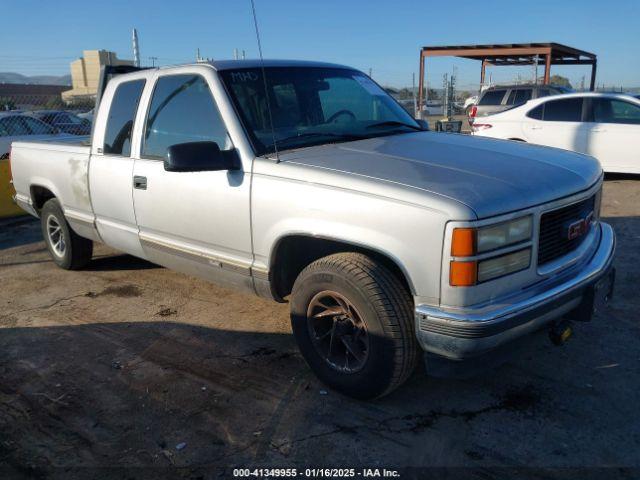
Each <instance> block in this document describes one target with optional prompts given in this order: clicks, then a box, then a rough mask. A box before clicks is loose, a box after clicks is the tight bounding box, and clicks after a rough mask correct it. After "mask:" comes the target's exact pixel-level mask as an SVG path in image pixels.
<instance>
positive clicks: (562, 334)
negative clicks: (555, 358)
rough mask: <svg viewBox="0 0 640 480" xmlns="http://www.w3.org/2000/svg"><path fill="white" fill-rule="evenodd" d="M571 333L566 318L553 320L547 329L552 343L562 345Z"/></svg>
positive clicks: (569, 324)
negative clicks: (557, 320)
mask: <svg viewBox="0 0 640 480" xmlns="http://www.w3.org/2000/svg"><path fill="white" fill-rule="evenodd" d="M571 335H573V329H572V328H571V323H570V322H569V321H567V320H560V321H559V322H555V323H554V324H553V325H552V327H551V329H550V330H549V339H551V342H552V343H553V344H554V345H564V344H565V343H567V341H568V340H569V338H571Z"/></svg>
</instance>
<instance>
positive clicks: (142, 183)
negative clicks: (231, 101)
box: [132, 69, 253, 290]
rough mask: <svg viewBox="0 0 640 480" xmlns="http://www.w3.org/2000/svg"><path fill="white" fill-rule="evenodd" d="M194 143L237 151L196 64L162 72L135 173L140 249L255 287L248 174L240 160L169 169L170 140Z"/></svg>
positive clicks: (180, 266) (170, 263)
mask: <svg viewBox="0 0 640 480" xmlns="http://www.w3.org/2000/svg"><path fill="white" fill-rule="evenodd" d="M191 142H215V143H216V144H217V145H218V147H219V149H220V150H222V151H225V152H226V153H227V154H229V155H234V146H233V144H232V143H231V140H230V137H229V135H228V133H227V130H226V128H225V125H224V122H223V120H222V118H221V116H220V113H219V111H218V108H217V105H216V102H215V100H214V98H213V96H212V92H211V88H210V84H209V81H208V80H207V78H205V77H204V76H203V74H201V73H198V71H197V70H196V71H189V70H188V69H182V70H181V71H180V73H175V71H172V73H164V72H160V73H158V75H157V77H156V81H155V85H154V87H153V92H152V94H151V98H150V99H149V105H148V107H147V108H146V118H144V123H143V124H142V125H141V129H140V145H139V156H138V158H136V160H135V165H134V169H133V175H132V180H133V185H134V189H133V202H134V206H135V215H136V220H137V225H138V228H139V238H140V242H141V244H142V248H143V249H144V251H145V254H146V256H147V258H149V260H151V261H153V262H156V263H159V264H161V265H165V266H167V267H169V268H173V269H176V270H179V271H182V272H185V273H190V274H194V275H198V276H201V277H204V278H207V279H210V280H213V281H217V282H219V283H223V284H229V285H233V286H234V287H236V288H238V287H239V288H243V287H246V289H248V290H251V289H252V288H253V286H252V282H251V277H250V267H251V262H252V250H251V231H250V212H249V199H250V196H249V184H250V175H249V174H248V172H245V171H243V169H242V168H241V167H240V168H239V169H238V170H223V171H181V172H173V171H166V170H165V168H164V159H165V157H166V154H167V149H168V147H170V146H171V145H177V144H185V143H191ZM194 160H196V159H194ZM197 160H198V161H197V163H198V164H200V165H202V163H203V160H202V159H197ZM205 163H206V161H205Z"/></svg>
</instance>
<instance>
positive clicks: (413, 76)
mask: <svg viewBox="0 0 640 480" xmlns="http://www.w3.org/2000/svg"><path fill="white" fill-rule="evenodd" d="M411 83H412V88H411V91H412V92H413V116H414V117H415V118H418V100H417V98H416V72H413V73H412V74H411Z"/></svg>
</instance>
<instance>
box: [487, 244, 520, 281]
mask: <svg viewBox="0 0 640 480" xmlns="http://www.w3.org/2000/svg"><path fill="white" fill-rule="evenodd" d="M530 263H531V249H530V248H527V249H526V250H520V251H518V252H513V253H508V254H506V255H501V256H499V257H495V258H490V259H489V260H482V261H481V262H478V283H480V282H486V281H487V280H491V279H493V278H498V277H502V276H504V275H508V274H510V273H515V272H519V271H520V270H524V269H525V268H529V264H530Z"/></svg>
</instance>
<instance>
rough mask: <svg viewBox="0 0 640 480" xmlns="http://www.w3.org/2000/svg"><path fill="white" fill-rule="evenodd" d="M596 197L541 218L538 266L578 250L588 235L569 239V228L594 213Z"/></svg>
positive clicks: (545, 214)
mask: <svg viewBox="0 0 640 480" xmlns="http://www.w3.org/2000/svg"><path fill="white" fill-rule="evenodd" d="M595 198H596V196H595V195H593V196H591V197H589V198H587V199H585V200H582V201H580V202H578V203H574V204H572V205H567V206H566V207H562V208H558V209H557V210H552V211H550V212H546V213H543V214H542V217H541V218H540V239H539V243H538V265H543V264H545V263H548V262H551V261H552V260H555V259H556V258H560V257H562V256H563V255H566V254H567V253H569V252H571V251H572V250H574V249H576V248H578V246H580V244H581V243H582V241H583V240H584V239H585V237H586V235H580V236H578V237H577V238H573V239H571V240H570V239H569V238H568V226H569V225H571V224H572V223H574V222H577V221H579V220H583V219H585V218H586V217H587V215H589V213H591V212H593V209H594V205H595Z"/></svg>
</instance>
